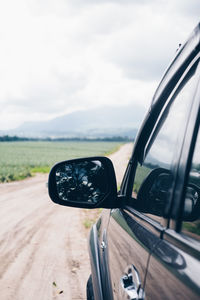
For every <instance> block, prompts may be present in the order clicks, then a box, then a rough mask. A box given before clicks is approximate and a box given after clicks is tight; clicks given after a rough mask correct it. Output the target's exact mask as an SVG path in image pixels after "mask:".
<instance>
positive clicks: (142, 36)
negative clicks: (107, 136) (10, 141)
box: [0, 0, 200, 129]
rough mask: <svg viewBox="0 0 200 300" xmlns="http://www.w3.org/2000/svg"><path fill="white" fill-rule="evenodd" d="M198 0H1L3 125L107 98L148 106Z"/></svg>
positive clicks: (197, 10) (199, 10)
mask: <svg viewBox="0 0 200 300" xmlns="http://www.w3.org/2000/svg"><path fill="white" fill-rule="evenodd" d="M199 16H200V1H199V0H190V1H188V0H168V1H165V0H140V1H136V0H18V1H16V0H7V1H1V3H0V43H1V44H0V45H1V46H0V105H1V109H0V129H11V128H15V127H17V126H19V125H20V124H22V123H23V122H25V121H38V120H48V119H51V118H54V117H56V116H60V115H63V114H67V113H70V112H72V111H76V110H80V109H82V110H83V109H88V108H94V107H97V106H105V105H110V106H111V105H113V106H116V105H118V106H120V105H128V104H133V103H137V105H138V104H139V105H141V106H144V107H145V108H147V107H148V105H149V104H150V101H151V98H152V96H153V92H154V90H155V88H156V86H157V84H158V83H159V80H160V78H161V76H162V75H163V72H164V71H165V69H166V67H167V66H168V64H169V62H170V60H171V59H172V58H173V56H174V54H175V51H176V49H177V47H178V44H179V43H182V42H184V41H185V40H186V39H187V37H188V35H189V34H190V32H191V31H192V30H193V28H194V27H195V26H196V25H197V23H198V22H199V21H200V19H199Z"/></svg>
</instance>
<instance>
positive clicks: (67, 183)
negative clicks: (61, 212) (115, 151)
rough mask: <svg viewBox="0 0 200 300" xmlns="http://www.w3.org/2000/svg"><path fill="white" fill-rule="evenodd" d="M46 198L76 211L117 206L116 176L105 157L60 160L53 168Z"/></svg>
mask: <svg viewBox="0 0 200 300" xmlns="http://www.w3.org/2000/svg"><path fill="white" fill-rule="evenodd" d="M48 189H49V196H50V198H51V200H52V201H53V202H55V203H57V204H60V205H64V206H73V207H79V208H98V207H101V208H115V207H117V204H116V201H117V184H116V176H115V171H114V168H113V164H112V162H111V160H110V159H109V158H107V157H87V158H79V159H72V160H67V161H62V162H59V163H57V164H56V165H54V166H53V168H52V169H51V171H50V173H49V180H48Z"/></svg>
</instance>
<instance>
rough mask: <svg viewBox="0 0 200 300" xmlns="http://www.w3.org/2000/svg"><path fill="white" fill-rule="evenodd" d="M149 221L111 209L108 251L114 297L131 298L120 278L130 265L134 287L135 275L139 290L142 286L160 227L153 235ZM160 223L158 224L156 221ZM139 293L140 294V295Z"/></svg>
mask: <svg viewBox="0 0 200 300" xmlns="http://www.w3.org/2000/svg"><path fill="white" fill-rule="evenodd" d="M148 226H150V227H152V226H151V225H149V223H148V222H146V221H145V220H142V219H140V218H139V217H137V214H135V215H134V213H132V212H131V209H130V211H128V210H120V209H114V210H112V211H111V217H110V222H109V227H108V253H109V264H110V274H111V281H112V289H113V297H114V299H115V300H116V299H130V298H128V297H129V295H128V294H127V292H126V289H125V287H124V285H123V282H122V277H123V276H124V275H127V274H128V272H129V270H130V269H131V268H132V271H131V272H132V273H133V276H132V277H133V281H134V283H135V285H136V287H137V285H138V282H137V276H139V280H140V281H141V291H140V293H141V294H142V291H143V290H144V288H145V277H146V270H147V265H148V260H149V257H150V253H151V252H152V251H153V249H154V247H155V246H156V244H157V243H158V241H159V238H158V237H159V235H160V233H159V231H158V230H155V232H156V233H157V236H156V234H155V235H152V232H151V231H150V230H149V229H148ZM158 227H159V225H158ZM141 294H140V295H141Z"/></svg>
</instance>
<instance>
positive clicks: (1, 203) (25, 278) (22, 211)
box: [0, 144, 132, 300]
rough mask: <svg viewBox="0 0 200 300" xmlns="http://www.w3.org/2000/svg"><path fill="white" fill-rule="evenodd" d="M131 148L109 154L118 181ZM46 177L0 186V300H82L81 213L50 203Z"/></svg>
mask: <svg viewBox="0 0 200 300" xmlns="http://www.w3.org/2000/svg"><path fill="white" fill-rule="evenodd" d="M131 151H132V145H131V144H126V145H123V146H122V147H121V148H120V149H119V151H117V152H116V153H114V154H112V155H111V156H110V158H111V159H112V161H113V163H114V166H115V170H116V173H117V178H118V182H120V181H121V179H122V174H123V172H124V170H125V167H126V165H127V161H128V158H129V157H130V154H131ZM46 182H47V175H37V176H35V177H33V178H30V179H26V180H24V181H20V182H13V183H6V184H0V299H1V300H11V299H12V300H25V299H28V300H50V299H53V300H56V299H65V300H75V299H86V296H85V286H86V282H87V279H88V276H89V274H90V264H89V257H88V251H87V236H86V229H85V228H84V226H83V221H84V220H83V218H84V214H83V211H82V210H81V209H77V208H68V207H62V206H59V205H56V204H54V203H53V202H51V201H50V199H49V196H48V193H47V187H46V184H45V183H46Z"/></svg>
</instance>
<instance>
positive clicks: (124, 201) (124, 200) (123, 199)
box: [116, 195, 131, 208]
mask: <svg viewBox="0 0 200 300" xmlns="http://www.w3.org/2000/svg"><path fill="white" fill-rule="evenodd" d="M130 200H131V199H130V198H129V197H127V196H124V195H118V196H117V201H116V204H117V205H116V206H117V208H124V207H125V206H127V205H129V204H130Z"/></svg>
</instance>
